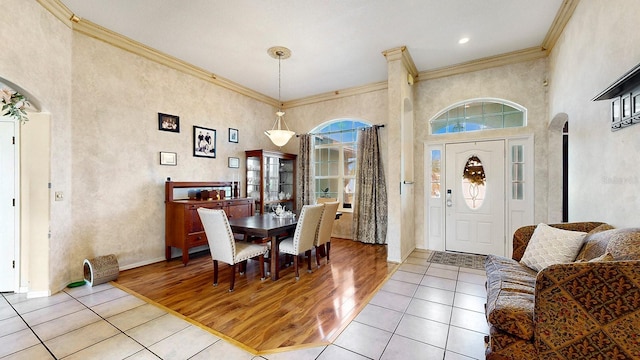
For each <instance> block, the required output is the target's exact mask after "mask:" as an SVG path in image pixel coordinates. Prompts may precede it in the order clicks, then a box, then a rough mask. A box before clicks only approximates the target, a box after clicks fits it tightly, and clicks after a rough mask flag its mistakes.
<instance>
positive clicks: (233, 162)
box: [229, 157, 240, 169]
mask: <svg viewBox="0 0 640 360" xmlns="http://www.w3.org/2000/svg"><path fill="white" fill-rule="evenodd" d="M229 167H230V168H235V169H237V168H239V167H240V159H239V158H237V157H230V158H229Z"/></svg>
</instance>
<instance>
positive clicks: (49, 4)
mask: <svg viewBox="0 0 640 360" xmlns="http://www.w3.org/2000/svg"><path fill="white" fill-rule="evenodd" d="M37 1H38V3H39V4H40V6H42V7H43V8H45V9H46V10H47V11H49V12H50V13H51V14H52V15H53V16H55V17H56V18H58V20H60V21H62V23H63V24H65V25H67V26H68V27H69V28H72V26H73V22H72V18H74V17H75V15H74V14H73V13H72V12H71V10H69V8H67V7H66V6H65V5H64V4H63V3H61V2H60V0H37Z"/></svg>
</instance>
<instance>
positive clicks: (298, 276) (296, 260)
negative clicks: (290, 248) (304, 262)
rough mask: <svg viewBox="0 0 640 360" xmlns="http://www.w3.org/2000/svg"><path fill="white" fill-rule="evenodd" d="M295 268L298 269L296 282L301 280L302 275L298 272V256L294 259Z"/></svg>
mask: <svg viewBox="0 0 640 360" xmlns="http://www.w3.org/2000/svg"><path fill="white" fill-rule="evenodd" d="M293 267H294V268H295V269H296V280H300V273H299V272H298V255H296V256H294V257H293Z"/></svg>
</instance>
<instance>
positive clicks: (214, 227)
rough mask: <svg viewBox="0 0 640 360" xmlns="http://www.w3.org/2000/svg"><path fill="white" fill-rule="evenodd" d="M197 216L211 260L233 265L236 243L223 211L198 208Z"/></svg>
mask: <svg viewBox="0 0 640 360" xmlns="http://www.w3.org/2000/svg"><path fill="white" fill-rule="evenodd" d="M198 215H200V221H202V225H203V226H204V231H205V233H206V234H207V241H208V242H209V249H210V250H211V258H212V259H213V260H219V261H223V262H225V263H227V264H230V265H233V264H235V257H236V242H235V239H234V237H233V232H232V231H231V226H230V225H229V220H228V219H227V214H225V212H224V210H217V209H207V208H198Z"/></svg>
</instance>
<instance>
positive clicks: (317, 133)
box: [311, 119, 371, 211]
mask: <svg viewBox="0 0 640 360" xmlns="http://www.w3.org/2000/svg"><path fill="white" fill-rule="evenodd" d="M370 126H371V124H368V123H366V122H363V121H360V120H352V119H339V120H334V121H331V122H329V123H325V124H322V125H320V126H318V127H316V128H315V129H313V130H312V132H311V133H312V134H313V135H314V137H313V149H314V150H313V163H314V170H315V196H316V199H317V198H335V199H338V201H339V202H340V208H341V209H342V210H345V209H347V211H348V209H351V208H352V205H353V195H354V193H355V186H356V155H357V151H358V149H357V141H358V130H359V129H362V128H365V127H370Z"/></svg>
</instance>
